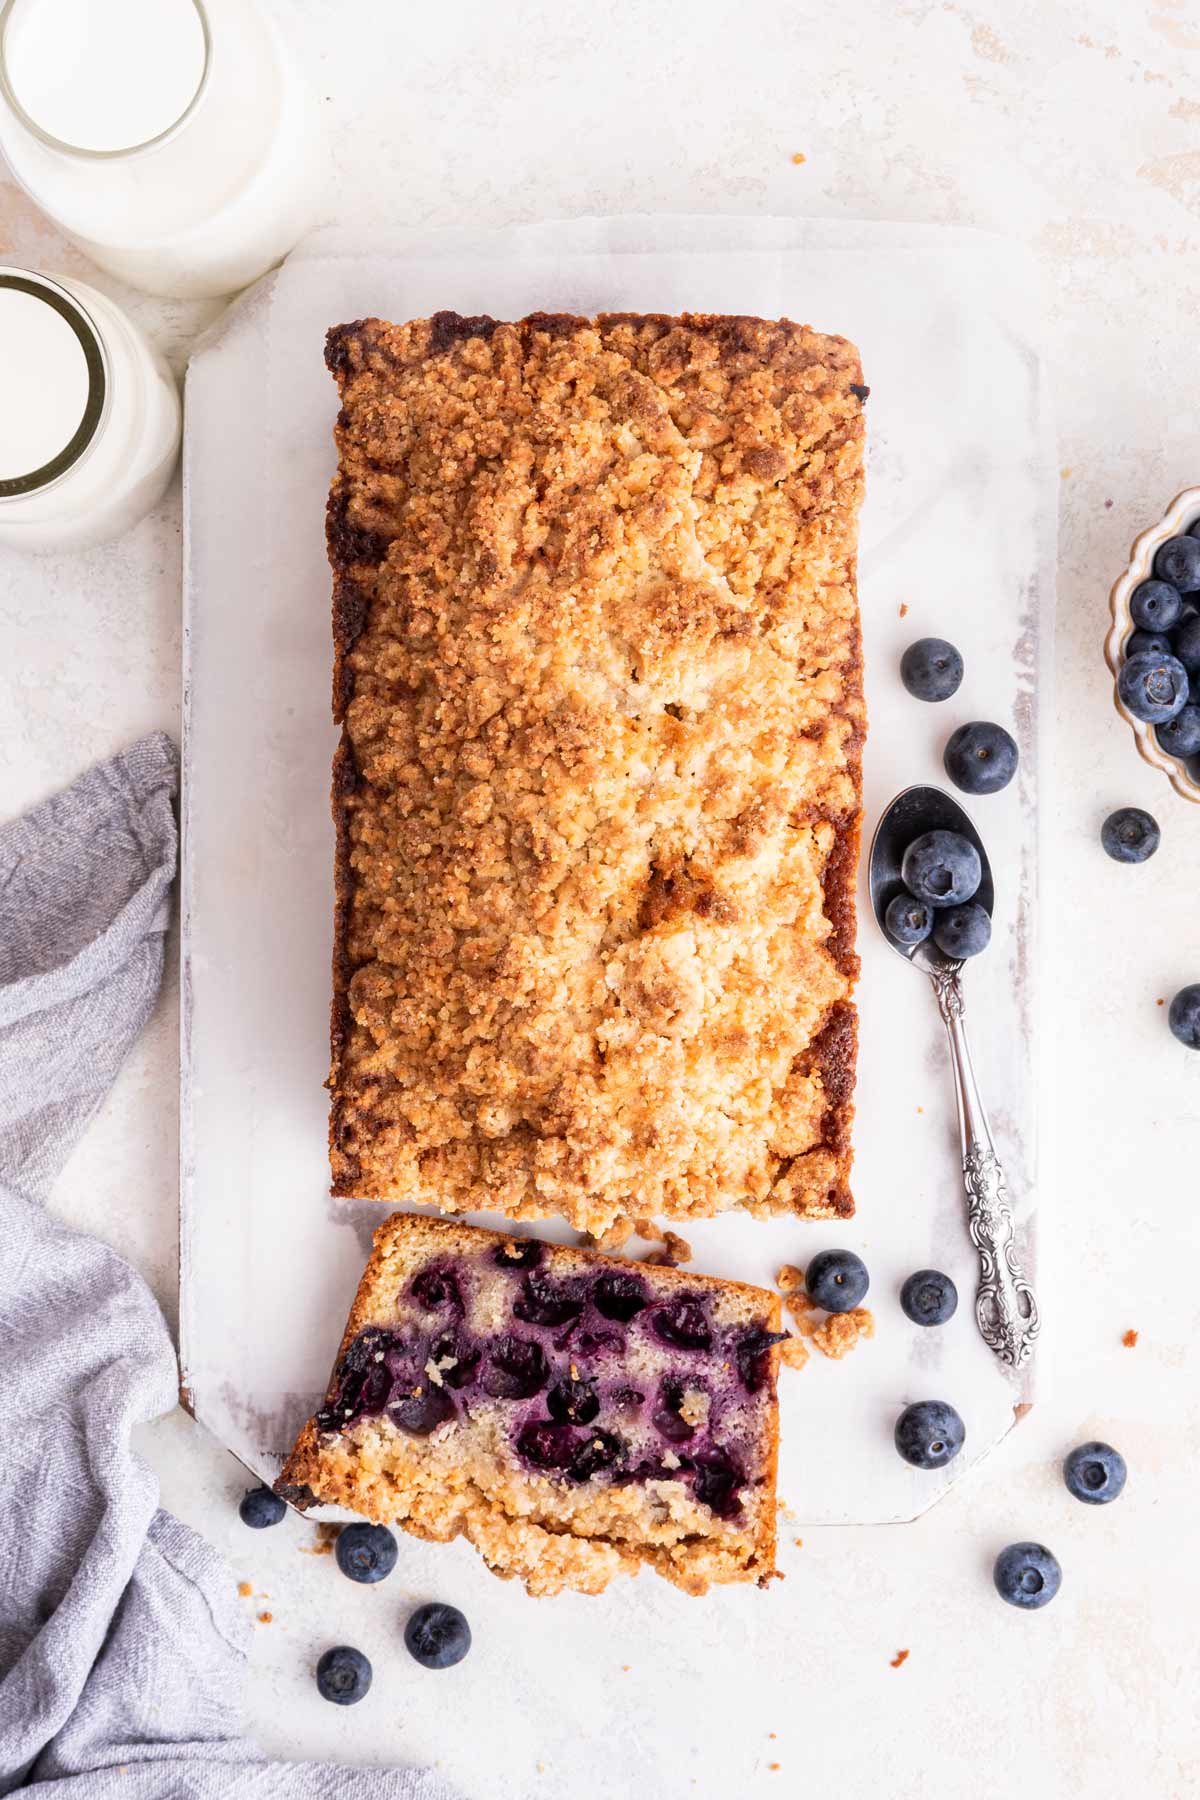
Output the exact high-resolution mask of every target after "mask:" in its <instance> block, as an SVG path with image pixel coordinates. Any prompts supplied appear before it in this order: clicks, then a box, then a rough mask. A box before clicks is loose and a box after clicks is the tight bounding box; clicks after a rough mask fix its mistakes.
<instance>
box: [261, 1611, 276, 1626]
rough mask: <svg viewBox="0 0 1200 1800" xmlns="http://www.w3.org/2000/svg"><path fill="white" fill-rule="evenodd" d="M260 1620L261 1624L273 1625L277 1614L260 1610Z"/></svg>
mask: <svg viewBox="0 0 1200 1800" xmlns="http://www.w3.org/2000/svg"><path fill="white" fill-rule="evenodd" d="M258 1622H259V1624H260V1625H272V1624H274V1622H275V1614H274V1613H269V1612H260V1613H259V1615H258Z"/></svg>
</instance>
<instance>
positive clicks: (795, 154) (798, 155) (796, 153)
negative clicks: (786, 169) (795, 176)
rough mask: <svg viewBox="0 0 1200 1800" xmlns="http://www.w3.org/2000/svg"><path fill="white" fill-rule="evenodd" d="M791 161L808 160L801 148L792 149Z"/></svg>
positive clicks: (800, 161) (802, 161)
mask: <svg viewBox="0 0 1200 1800" xmlns="http://www.w3.org/2000/svg"><path fill="white" fill-rule="evenodd" d="M792 161H793V162H794V163H805V162H807V161H808V158H807V156H805V154H804V152H803V150H793V151H792Z"/></svg>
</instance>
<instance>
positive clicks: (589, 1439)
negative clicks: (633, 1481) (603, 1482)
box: [567, 1431, 625, 1481]
mask: <svg viewBox="0 0 1200 1800" xmlns="http://www.w3.org/2000/svg"><path fill="white" fill-rule="evenodd" d="M624 1452H625V1446H624V1444H623V1443H622V1442H621V1439H620V1438H619V1437H617V1435H616V1433H615V1432H612V1431H589V1432H588V1434H587V1436H586V1438H585V1439H584V1441H583V1443H582V1444H581V1445H580V1446H579V1449H578V1450H577V1451H576V1452H575V1454H574V1456H573V1457H572V1458H571V1465H570V1468H569V1469H568V1471H567V1473H568V1474H569V1475H570V1477H571V1480H572V1481H591V1480H592V1479H593V1478H594V1477H595V1476H597V1475H603V1474H606V1473H607V1472H608V1470H610V1469H614V1468H616V1466H617V1465H618V1463H619V1462H620V1461H621V1458H622V1456H623V1455H624Z"/></svg>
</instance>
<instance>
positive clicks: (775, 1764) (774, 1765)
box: [767, 1763, 779, 1769]
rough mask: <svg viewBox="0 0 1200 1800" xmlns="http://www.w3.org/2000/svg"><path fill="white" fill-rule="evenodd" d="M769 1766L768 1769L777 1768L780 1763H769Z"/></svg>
mask: <svg viewBox="0 0 1200 1800" xmlns="http://www.w3.org/2000/svg"><path fill="white" fill-rule="evenodd" d="M767 1767H768V1769H777V1768H778V1767H779V1764H778V1763H768V1764H767Z"/></svg>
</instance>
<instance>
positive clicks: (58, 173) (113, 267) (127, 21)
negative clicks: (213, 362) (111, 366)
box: [0, 0, 324, 299]
mask: <svg viewBox="0 0 1200 1800" xmlns="http://www.w3.org/2000/svg"><path fill="white" fill-rule="evenodd" d="M0 152H2V153H3V155H4V157H5V159H6V160H7V162H8V164H9V166H10V168H11V169H12V172H13V174H14V175H15V176H16V178H17V180H18V181H19V182H20V183H21V185H22V187H24V188H25V189H26V190H27V192H28V193H29V194H30V195H31V196H32V198H33V199H34V200H35V201H36V202H37V204H38V206H39V207H41V209H42V211H43V212H46V213H48V214H49V215H50V217H51V218H52V219H54V220H56V221H57V223H58V224H59V225H60V226H61V227H62V228H63V230H64V231H66V232H68V233H69V234H70V236H71V237H72V238H74V239H75V241H76V242H77V243H78V244H79V245H81V247H82V248H83V249H84V250H86V251H87V253H88V255H89V256H90V257H91V258H92V259H93V261H94V262H97V263H99V265H100V266H101V268H104V269H108V270H110V271H111V272H112V273H113V274H114V275H118V276H120V278H121V279H122V280H123V281H128V282H130V283H131V284H132V285H133V286H134V287H139V288H145V289H147V290H148V291H149V292H151V293H155V294H172V295H175V296H177V297H180V298H186V299H195V298H200V297H204V296H213V295H218V294H230V293H233V292H235V290H236V289H238V288H241V287H245V286H246V284H247V283H248V282H250V281H253V280H254V279H255V278H256V276H259V275H261V274H262V273H263V272H264V271H265V270H266V269H269V268H271V267H272V266H273V265H274V264H275V263H277V262H279V261H280V259H281V258H282V257H284V256H285V255H286V254H287V252H288V251H289V250H290V249H291V247H292V245H293V244H294V243H296V241H297V240H298V239H299V238H301V237H302V236H303V235H304V233H305V232H306V231H307V230H308V229H309V228H310V227H311V225H312V224H314V223H315V220H316V217H317V212H318V210H319V207H320V203H321V191H322V181H323V172H324V171H323V163H324V159H323V156H322V154H321V137H320V130H319V126H318V122H317V115H316V108H315V105H314V102H313V96H312V95H311V93H310V91H309V89H308V86H307V84H306V82H305V80H304V78H303V76H302V75H301V73H300V70H299V68H298V66H297V64H296V62H295V59H294V58H293V56H292V54H291V52H290V50H289V48H288V46H287V44H286V43H285V42H284V39H283V37H282V35H281V33H280V30H279V28H278V26H277V25H276V23H275V22H274V20H273V19H272V18H271V17H270V16H269V14H268V13H267V12H266V11H265V10H262V9H261V8H260V6H259V5H258V4H257V0H0Z"/></svg>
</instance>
